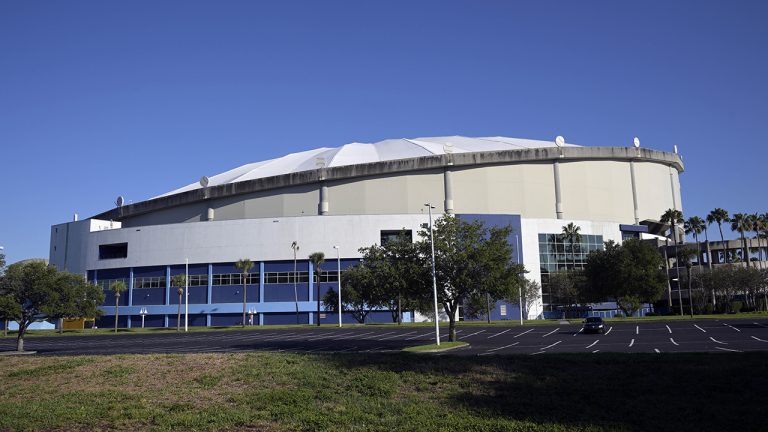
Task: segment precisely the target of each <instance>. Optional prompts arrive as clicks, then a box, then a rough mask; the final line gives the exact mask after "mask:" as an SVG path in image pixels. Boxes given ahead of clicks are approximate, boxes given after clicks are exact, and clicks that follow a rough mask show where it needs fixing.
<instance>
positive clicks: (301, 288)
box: [264, 283, 309, 302]
mask: <svg viewBox="0 0 768 432" xmlns="http://www.w3.org/2000/svg"><path fill="white" fill-rule="evenodd" d="M308 287H309V284H306V283H299V284H296V293H295V294H298V297H299V301H307V300H309V291H308V289H309V288H308ZM295 294H294V290H293V284H264V301H265V302H277V301H295V299H296V295H295Z"/></svg>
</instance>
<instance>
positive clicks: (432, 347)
mask: <svg viewBox="0 0 768 432" xmlns="http://www.w3.org/2000/svg"><path fill="white" fill-rule="evenodd" d="M467 345H469V344H468V343H466V342H461V341H458V342H441V343H440V345H437V344H429V345H416V346H412V347H408V348H405V349H403V351H407V352H416V353H418V352H433V351H448V350H451V349H453V348H459V347H463V346H467Z"/></svg>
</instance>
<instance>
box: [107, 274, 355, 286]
mask: <svg viewBox="0 0 768 432" xmlns="http://www.w3.org/2000/svg"><path fill="white" fill-rule="evenodd" d="M343 271H344V270H342V272H343ZM338 280H339V279H338V274H337V272H335V271H325V272H323V273H321V274H320V282H337V281H338ZM117 281H122V282H123V283H124V284H125V285H126V286H128V279H126V278H120V279H101V280H99V281H98V282H97V284H98V285H99V286H100V287H101V288H102V289H104V290H108V289H109V287H110V285H112V283H113V282H117ZM308 282H309V272H306V271H299V272H264V283H265V284H292V283H308ZM246 283H247V284H248V285H259V283H260V275H259V273H251V274H248V276H247V278H246ZM242 284H243V274H242V273H222V274H214V275H212V279H211V285H213V286H226V285H242ZM189 286H208V275H205V274H203V275H189ZM165 287H166V277H165V276H151V277H136V278H133V288H134V289H141V288H165Z"/></svg>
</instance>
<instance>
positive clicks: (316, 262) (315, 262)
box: [309, 252, 325, 326]
mask: <svg viewBox="0 0 768 432" xmlns="http://www.w3.org/2000/svg"><path fill="white" fill-rule="evenodd" d="M309 261H310V262H311V263H312V267H314V269H315V278H316V280H317V325H318V326H319V325H320V275H321V274H322V273H323V269H322V268H320V266H321V265H322V264H323V263H324V262H325V254H324V253H322V252H312V253H311V254H310V255H309Z"/></svg>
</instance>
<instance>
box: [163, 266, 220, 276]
mask: <svg viewBox="0 0 768 432" xmlns="http://www.w3.org/2000/svg"><path fill="white" fill-rule="evenodd" d="M214 273H216V272H214ZM183 274H185V268H184V264H181V265H172V266H171V276H176V275H183ZM189 274H191V275H207V274H208V264H190V265H189Z"/></svg>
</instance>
